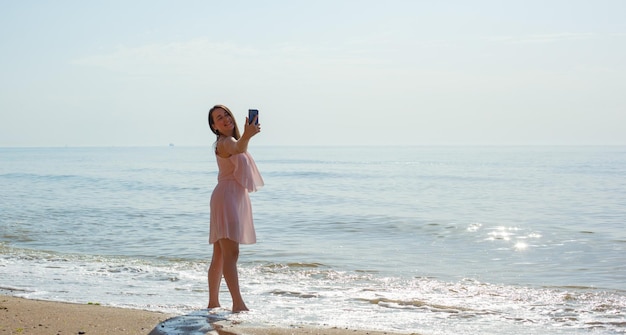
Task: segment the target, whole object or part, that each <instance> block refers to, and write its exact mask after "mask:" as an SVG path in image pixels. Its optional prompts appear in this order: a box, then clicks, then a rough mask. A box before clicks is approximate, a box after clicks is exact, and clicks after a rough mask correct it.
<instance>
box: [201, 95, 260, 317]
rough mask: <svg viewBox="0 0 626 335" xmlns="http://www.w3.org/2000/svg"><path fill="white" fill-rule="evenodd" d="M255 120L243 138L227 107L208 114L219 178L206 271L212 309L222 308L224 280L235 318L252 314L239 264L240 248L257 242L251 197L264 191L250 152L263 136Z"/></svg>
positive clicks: (245, 130)
mask: <svg viewBox="0 0 626 335" xmlns="http://www.w3.org/2000/svg"><path fill="white" fill-rule="evenodd" d="M256 120H257V117H256V116H255V117H254V119H253V120H248V118H247V117H246V124H245V127H244V131H243V135H240V134H239V128H238V127H237V123H236V122H235V118H234V117H233V114H232V113H231V111H230V110H229V109H228V108H227V107H226V106H223V105H215V106H214V107H213V108H211V110H210V111H209V126H210V127H211V130H212V131H213V133H214V134H215V135H217V141H216V142H215V156H216V159H217V166H218V168H219V174H218V177H217V180H218V182H217V186H215V189H214V190H213V194H212V195H211V229H210V234H209V235H210V236H209V243H212V244H213V258H212V259H211V265H210V267H209V271H208V280H209V306H208V308H216V307H220V302H219V292H220V284H221V281H222V275H223V276H224V279H225V280H226V285H227V286H228V290H229V291H230V295H231V297H232V299H233V308H232V311H233V313H237V312H241V311H247V310H248V307H246V304H245V303H244V302H243V299H242V298H241V292H240V291H239V276H238V274H237V259H238V258H239V244H240V243H243V244H253V243H256V234H255V231H254V223H253V220H252V207H251V205H250V197H249V196H248V192H254V191H256V190H257V189H258V188H260V187H261V186H263V178H261V175H260V173H259V170H258V169H257V167H256V164H255V163H254V160H253V159H252V156H251V155H250V154H249V153H248V143H249V142H250V139H251V138H252V137H253V136H254V135H256V134H258V133H259V132H260V131H261V126H260V125H259V124H256Z"/></svg>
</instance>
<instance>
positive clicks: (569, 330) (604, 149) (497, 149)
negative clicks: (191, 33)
mask: <svg viewBox="0 0 626 335" xmlns="http://www.w3.org/2000/svg"><path fill="white" fill-rule="evenodd" d="M249 150H250V153H251V154H252V155H253V157H254V158H255V160H256V163H257V165H258V167H259V170H260V171H261V173H262V175H263V178H264V180H265V186H264V187H263V188H262V189H260V190H259V191H258V192H256V193H252V194H251V199H252V206H253V212H254V218H255V226H256V231H257V239H258V241H257V244H253V245H241V254H240V257H239V278H240V285H241V291H242V295H243V297H244V300H245V301H246V304H247V305H248V307H249V308H250V312H244V313H237V314H230V313H229V312H228V309H229V308H230V305H231V303H232V301H231V300H230V296H229V294H228V290H227V288H226V285H225V283H224V282H222V289H221V300H222V305H223V308H222V311H221V312H220V313H223V314H224V315H225V317H226V318H227V319H229V320H232V321H233V322H237V323H242V324H245V325H249V326H261V327H265V326H266V327H302V326H313V327H337V328H349V329H364V330H382V331H389V332H399V333H419V334H424V335H435V334H437V335H439V334H455V335H459V334H516V335H522V334H626V147H624V146H353V147H347V146H324V147H316V146H288V145H285V146H254V144H251V146H250V148H249ZM216 182H217V164H216V159H215V156H214V154H213V148H212V147H211V145H206V146H198V147H180V146H163V147H54V148H0V293H3V294H9V295H14V296H18V297H24V298H30V299H41V300H51V301H63V302H75V303H81V304H83V303H84V304H89V303H91V304H101V305H107V306H117V307H122V308H136V309H144V310H151V311H161V312H165V313H171V314H174V315H186V314H190V313H194V312H197V311H199V310H202V309H205V308H206V306H207V303H208V288H207V278H206V277H207V274H206V272H207V268H208V265H209V262H210V259H211V253H212V247H211V245H210V244H209V243H208V235H209V215H210V210H209V200H210V196H211V192H212V190H213V188H214V187H215V184H216Z"/></svg>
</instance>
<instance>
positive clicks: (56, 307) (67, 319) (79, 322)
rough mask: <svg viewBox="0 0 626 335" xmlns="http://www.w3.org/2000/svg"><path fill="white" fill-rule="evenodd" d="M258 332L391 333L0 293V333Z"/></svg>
mask: <svg viewBox="0 0 626 335" xmlns="http://www.w3.org/2000/svg"><path fill="white" fill-rule="evenodd" d="M5 334H6V335H9V334H11V335H13V334H33V335H39V334H41V335H50V334H52V335H57V334H58V335H68V334H74V335H82V334H85V335H99V334H103V335H104V334H125V335H132V334H144V335H145V334H151V335H165V334H167V335H172V334H216V335H217V334H237V335H244V334H258V335H290V334H294V335H299V334H301V335H312V334H327V335H349V334H350V335H390V334H392V333H390V332H381V331H366V330H352V329H339V328H314V327H294V328H276V327H250V326H247V325H245V324H233V322H230V321H228V320H212V319H211V317H210V316H209V317H207V314H206V311H197V312H194V313H191V314H189V315H182V316H174V315H167V314H163V313H159V312H150V311H143V310H136V309H126V308H115V307H107V306H101V305H98V304H73V303H62V302H52V301H42V300H30V299H22V298H17V297H13V296H6V295H0V335H5Z"/></svg>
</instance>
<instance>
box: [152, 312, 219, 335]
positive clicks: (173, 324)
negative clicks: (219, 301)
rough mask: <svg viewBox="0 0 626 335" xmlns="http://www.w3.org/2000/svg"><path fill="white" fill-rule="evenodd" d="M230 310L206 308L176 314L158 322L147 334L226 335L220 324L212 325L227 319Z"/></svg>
mask: <svg viewBox="0 0 626 335" xmlns="http://www.w3.org/2000/svg"><path fill="white" fill-rule="evenodd" d="M229 314H231V313H230V312H226V311H223V312H221V313H215V312H212V311H211V310H208V309H202V310H198V311H193V312H191V313H189V314H186V315H181V316H176V317H173V318H171V319H167V320H165V321H163V322H161V323H159V324H158V325H157V326H156V327H154V329H152V331H151V332H150V333H149V334H148V335H183V334H184V335H206V334H210V335H218V334H221V335H226V334H232V333H229V332H224V331H220V330H219V328H220V326H218V325H214V323H216V322H219V321H225V320H227V318H226V317H227V316H228V315H229Z"/></svg>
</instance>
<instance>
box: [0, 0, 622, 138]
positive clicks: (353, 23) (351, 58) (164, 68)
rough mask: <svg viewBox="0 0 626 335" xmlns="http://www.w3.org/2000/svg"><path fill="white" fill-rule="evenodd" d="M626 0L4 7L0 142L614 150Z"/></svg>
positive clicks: (8, 0) (0, 5)
mask: <svg viewBox="0 0 626 335" xmlns="http://www.w3.org/2000/svg"><path fill="white" fill-rule="evenodd" d="M624 13H626V1H621V0H615V1H605V0H589V1H576V0H562V1H558V0H555V1H551V0H542V1H534V0H525V1H500V0H497V1H495V0H494V1H480V0H476V1H465V0H463V1H417V0H414V1H409V0H407V1H394V0H389V1H368V0H355V1H341V0H334V1H327V0H321V1H318V0H316V1H297V0H292V1H271V0H269V1H155V0H150V1H144V0H137V1H135V0H133V1H116V0H107V1H82V0H80V1H78V0H76V1H66V0H58V1H35V0H32V1H12V0H0V49H1V50H0V51H1V52H0V146H64V145H70V146H78V145H81V146H110V145H114V146H143V145H167V144H168V143H175V144H176V145H210V144H211V143H212V142H213V141H214V137H213V135H212V134H211V133H210V132H209V129H208V126H207V123H206V114H207V111H208V109H209V108H210V107H211V106H212V105H213V104H216V103H222V104H226V105H228V106H230V107H231V109H232V110H233V111H234V112H235V114H236V116H237V117H238V122H239V123H242V122H243V120H244V118H245V115H246V114H247V109H248V108H251V107H254V108H258V109H259V110H260V120H261V123H262V125H263V132H262V133H261V134H260V135H259V136H258V137H257V138H255V141H256V142H257V144H263V145H275V144H305V145H333V144H336V145H354V144H364V145H369V144H391V145H396V144H397V145H440V144H442V145H449V144H452V145H455V144H476V145H483V144H488V145H499V144H504V145H508V144H515V145H518V144H531V145H532V144H557V145H563V144H572V145H579V144H592V145H595V144H618V145H626V19H624V17H625V16H624Z"/></svg>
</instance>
